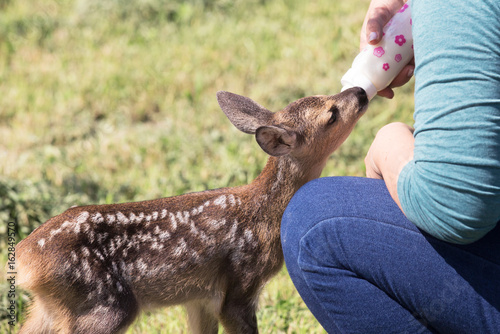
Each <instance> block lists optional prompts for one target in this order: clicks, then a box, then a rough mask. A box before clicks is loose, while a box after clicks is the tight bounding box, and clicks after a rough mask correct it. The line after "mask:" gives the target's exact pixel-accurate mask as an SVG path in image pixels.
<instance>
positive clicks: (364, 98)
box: [352, 87, 370, 110]
mask: <svg viewBox="0 0 500 334" xmlns="http://www.w3.org/2000/svg"><path fill="white" fill-rule="evenodd" d="M352 89H353V90H354V92H353V93H354V95H355V96H356V97H357V99H358V104H359V110H362V109H363V108H364V107H365V106H367V105H368V102H370V100H368V95H366V92H365V90H364V89H363V88H361V87H353V88H352Z"/></svg>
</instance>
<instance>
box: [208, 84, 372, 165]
mask: <svg viewBox="0 0 500 334" xmlns="http://www.w3.org/2000/svg"><path fill="white" fill-rule="evenodd" d="M217 99H218V101H219V105H220V107H221V109H222V110H223V111H224V113H225V114H226V115H227V117H228V118H229V120H230V121H231V122H232V123H233V124H234V126H236V128H238V129H239V130H241V131H243V132H245V133H249V134H255V137H256V139H257V142H258V143H259V145H260V147H261V148H262V149H263V150H264V151H265V152H266V153H268V154H269V155H271V156H284V155H290V156H291V157H293V158H296V159H297V160H299V161H301V162H303V163H309V164H320V165H321V164H324V162H326V159H327V158H328V156H329V155H330V154H331V153H333V151H335V150H336V149H337V148H338V147H339V146H340V145H341V144H342V143H343V142H344V141H345V140H346V138H347V137H348V136H349V134H350V133H351V130H352V129H353V128H354V125H355V124H356V122H357V121H358V119H359V118H360V117H361V116H362V115H363V113H364V112H365V110H366V107H367V105H368V98H367V97H366V93H365V91H364V90H363V89H361V88H358V87H355V88H351V89H348V90H346V91H344V92H342V93H340V94H336V95H318V96H309V97H304V98H302V99H299V100H297V101H295V102H293V103H290V104H289V105H288V106H287V107H285V108H284V109H283V110H281V111H279V112H276V113H273V112H271V111H269V110H267V109H266V108H264V107H262V106H261V105H259V104H258V103H256V102H254V101H252V100H251V99H249V98H247V97H244V96H240V95H236V94H232V93H229V92H218V93H217ZM321 168H322V166H321Z"/></svg>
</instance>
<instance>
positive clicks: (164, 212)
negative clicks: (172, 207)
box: [161, 209, 167, 219]
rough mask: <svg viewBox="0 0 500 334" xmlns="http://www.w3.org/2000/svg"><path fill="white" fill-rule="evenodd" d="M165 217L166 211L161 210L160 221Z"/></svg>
mask: <svg viewBox="0 0 500 334" xmlns="http://www.w3.org/2000/svg"><path fill="white" fill-rule="evenodd" d="M166 216H167V210H166V209H163V210H161V219H163V218H165V217H166Z"/></svg>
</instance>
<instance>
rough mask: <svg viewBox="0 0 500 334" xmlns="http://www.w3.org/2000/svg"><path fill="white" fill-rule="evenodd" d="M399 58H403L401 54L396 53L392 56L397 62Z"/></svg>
mask: <svg viewBox="0 0 500 334" xmlns="http://www.w3.org/2000/svg"><path fill="white" fill-rule="evenodd" d="M401 59H403V56H401V54H399V53H398V54H397V55H396V56H395V57H394V60H395V61H396V62H397V63H399V62H400V61H401Z"/></svg>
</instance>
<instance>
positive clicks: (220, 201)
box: [214, 195, 227, 209]
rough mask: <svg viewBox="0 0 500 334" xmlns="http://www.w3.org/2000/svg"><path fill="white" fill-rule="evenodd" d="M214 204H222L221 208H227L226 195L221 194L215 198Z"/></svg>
mask: <svg viewBox="0 0 500 334" xmlns="http://www.w3.org/2000/svg"><path fill="white" fill-rule="evenodd" d="M214 204H215V205H218V206H220V207H221V208H223V209H225V208H226V206H227V205H226V195H221V196H219V197H217V198H216V199H215V200H214Z"/></svg>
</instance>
